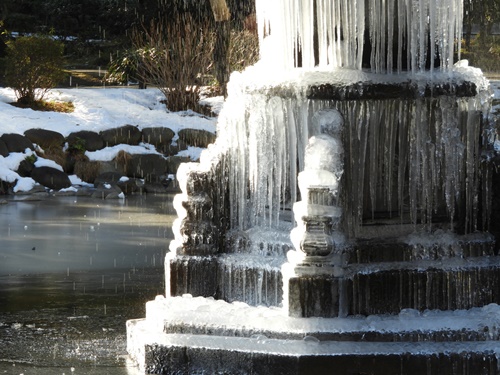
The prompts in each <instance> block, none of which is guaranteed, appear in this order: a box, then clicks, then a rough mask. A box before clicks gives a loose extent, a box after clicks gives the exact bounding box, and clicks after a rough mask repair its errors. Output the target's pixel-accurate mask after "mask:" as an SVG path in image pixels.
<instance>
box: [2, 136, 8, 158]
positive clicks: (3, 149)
mask: <svg viewBox="0 0 500 375" xmlns="http://www.w3.org/2000/svg"><path fill="white" fill-rule="evenodd" d="M0 155H2V156H3V157H4V158H5V157H7V156H9V149H8V148H7V145H6V144H5V142H4V141H2V140H1V139H0Z"/></svg>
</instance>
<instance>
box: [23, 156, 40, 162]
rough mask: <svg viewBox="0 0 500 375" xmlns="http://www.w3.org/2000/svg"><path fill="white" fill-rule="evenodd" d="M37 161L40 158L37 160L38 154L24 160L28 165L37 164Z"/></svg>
mask: <svg viewBox="0 0 500 375" xmlns="http://www.w3.org/2000/svg"><path fill="white" fill-rule="evenodd" d="M37 159H38V158H37V156H36V154H31V155H29V156H26V157H25V158H24V160H26V161H27V162H28V163H30V164H35V162H36V160H37Z"/></svg>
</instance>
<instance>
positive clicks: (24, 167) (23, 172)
mask: <svg viewBox="0 0 500 375" xmlns="http://www.w3.org/2000/svg"><path fill="white" fill-rule="evenodd" d="M33 168H35V165H34V164H33V163H32V162H31V161H30V160H29V159H28V158H26V159H24V160H23V161H22V162H21V163H19V168H17V174H18V175H19V176H21V177H30V176H31V171H32V170H33Z"/></svg>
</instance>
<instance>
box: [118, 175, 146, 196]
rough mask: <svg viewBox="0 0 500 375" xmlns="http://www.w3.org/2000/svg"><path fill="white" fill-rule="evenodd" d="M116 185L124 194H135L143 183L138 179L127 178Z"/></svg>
mask: <svg viewBox="0 0 500 375" xmlns="http://www.w3.org/2000/svg"><path fill="white" fill-rule="evenodd" d="M117 184H118V186H119V187H120V189H122V191H123V192H124V193H125V194H133V193H137V192H139V191H141V189H142V188H143V186H144V182H143V181H142V180H141V179H138V178H128V179H127V180H122V181H118V183H117Z"/></svg>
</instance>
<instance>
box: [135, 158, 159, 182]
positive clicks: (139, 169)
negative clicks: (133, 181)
mask: <svg viewBox="0 0 500 375" xmlns="http://www.w3.org/2000/svg"><path fill="white" fill-rule="evenodd" d="M166 171H167V160H166V159H165V158H164V157H163V156H162V155H157V154H143V155H140V154H138V155H131V156H130V159H129V161H128V165H127V176H131V177H135V178H144V179H145V180H146V181H148V182H151V181H158V180H159V178H160V177H159V176H164V175H166V174H167V173H166Z"/></svg>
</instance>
